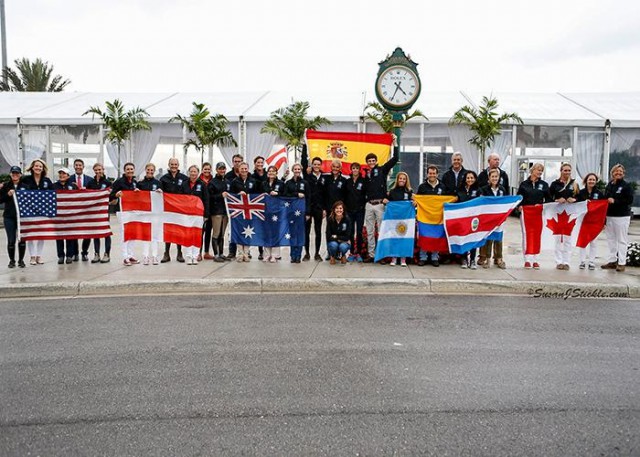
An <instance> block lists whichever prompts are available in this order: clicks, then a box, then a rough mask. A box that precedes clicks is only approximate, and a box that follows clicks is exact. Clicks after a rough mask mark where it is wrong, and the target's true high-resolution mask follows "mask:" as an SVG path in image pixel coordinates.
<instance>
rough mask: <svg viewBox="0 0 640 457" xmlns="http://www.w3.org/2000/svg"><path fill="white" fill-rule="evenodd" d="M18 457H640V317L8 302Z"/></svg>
mask: <svg viewBox="0 0 640 457" xmlns="http://www.w3.org/2000/svg"><path fill="white" fill-rule="evenodd" d="M0 348H1V349H2V350H1V352H0V455H3V456H5V455H20V456H23V455H60V456H73V455H118V456H125V455H131V456H142V455H167V456H186V455H329V456H339V455H437V456H447V455H451V456H460V455H470V456H471V455H473V456H476V455H486V456H501V455H504V456H518V455H544V456H571V455H574V456H601V455H604V456H615V455H640V302H638V301H631V300H620V301H614V300H610V301H598V300H566V301H564V300H548V299H532V298H516V297H479V298H473V297H452V296H446V297H433V296H428V297H421V296H415V295H409V296H380V295H371V296H360V297H356V296H350V297H342V296H338V295H327V296H322V295H318V294H316V295H303V296H300V297H296V296H293V295H284V296H283V295H261V296H257V297H253V296H241V295H234V296H228V297H225V296H207V297H204V298H199V297H196V296H189V297H183V298H182V297H176V296H168V297H139V298H93V299H67V300H57V299H56V300H38V301H29V300H19V301H16V300H11V301H9V300H0Z"/></svg>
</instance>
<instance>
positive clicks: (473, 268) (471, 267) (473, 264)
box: [469, 260, 478, 270]
mask: <svg viewBox="0 0 640 457" xmlns="http://www.w3.org/2000/svg"><path fill="white" fill-rule="evenodd" d="M469 268H470V269H472V270H477V269H478V264H477V263H476V261H475V260H472V261H471V263H470V264H469Z"/></svg>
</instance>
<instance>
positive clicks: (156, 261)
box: [151, 255, 160, 265]
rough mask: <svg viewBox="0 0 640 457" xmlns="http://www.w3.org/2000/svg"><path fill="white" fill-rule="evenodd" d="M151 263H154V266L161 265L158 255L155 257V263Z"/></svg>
mask: <svg viewBox="0 0 640 457" xmlns="http://www.w3.org/2000/svg"><path fill="white" fill-rule="evenodd" d="M151 263H153V264H154V265H158V264H160V259H159V258H158V256H157V255H156V256H153V261H152V262H151Z"/></svg>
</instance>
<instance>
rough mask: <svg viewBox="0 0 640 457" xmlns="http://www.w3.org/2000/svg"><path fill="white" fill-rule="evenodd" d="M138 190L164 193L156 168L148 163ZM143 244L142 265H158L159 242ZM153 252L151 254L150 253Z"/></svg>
mask: <svg viewBox="0 0 640 457" xmlns="http://www.w3.org/2000/svg"><path fill="white" fill-rule="evenodd" d="M138 189H140V190H147V191H149V192H162V184H161V183H160V181H159V180H158V179H156V166H155V164H153V163H148V164H147V165H146V166H145V167H144V178H142V179H141V180H140V181H138ZM141 243H142V265H149V264H153V265H158V264H159V263H160V259H158V242H157V241H153V240H150V241H141ZM149 251H151V252H149Z"/></svg>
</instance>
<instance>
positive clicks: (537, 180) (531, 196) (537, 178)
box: [518, 162, 551, 270]
mask: <svg viewBox="0 0 640 457" xmlns="http://www.w3.org/2000/svg"><path fill="white" fill-rule="evenodd" d="M542 173H544V165H542V164H541V163H539V162H536V163H534V164H533V165H531V168H530V174H529V177H528V178H527V179H525V180H524V181H522V182H521V183H520V186H519V187H518V195H522V202H521V203H520V205H521V206H526V205H541V204H543V203H548V202H550V201H551V195H550V194H549V184H547V183H546V182H545V181H543V180H542ZM522 217H523V216H521V219H520V221H521V223H523V222H522V221H523V219H522ZM524 267H525V268H526V269H529V268H533V269H534V270H539V269H540V264H539V263H538V254H532V255H527V254H524Z"/></svg>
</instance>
